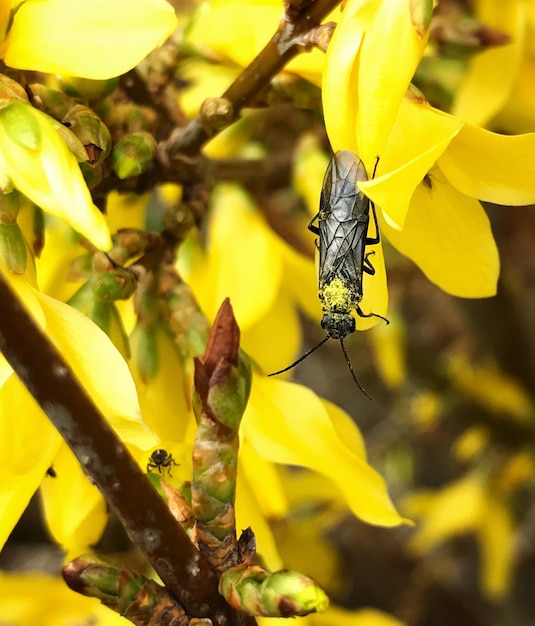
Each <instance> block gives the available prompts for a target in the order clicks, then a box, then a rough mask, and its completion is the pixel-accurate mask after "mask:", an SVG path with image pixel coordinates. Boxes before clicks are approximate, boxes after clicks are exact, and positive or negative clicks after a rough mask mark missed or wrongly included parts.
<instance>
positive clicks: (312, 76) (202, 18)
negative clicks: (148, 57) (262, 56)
mask: <svg viewBox="0 0 535 626" xmlns="http://www.w3.org/2000/svg"><path fill="white" fill-rule="evenodd" d="M282 15H283V7H282V5H281V3H280V2H278V1H276V2H264V1H262V2H259V1H258V0H245V1H243V0H242V1H238V2H237V1H236V0H234V1H233V2H230V3H229V2H226V1H223V2H220V1H218V0H215V1H212V2H210V4H209V5H207V4H205V5H203V6H202V7H201V9H200V10H199V11H198V13H197V15H195V16H194V19H193V22H192V24H191V26H190V27H189V28H188V30H187V33H186V41H187V43H188V44H193V45H194V46H196V47H197V48H199V49H200V50H201V51H203V50H204V49H206V48H208V49H209V50H211V51H212V52H216V53H217V54H218V55H219V56H220V57H221V58H222V59H226V60H230V61H232V62H233V63H236V64H237V65H240V66H242V67H244V66H246V65H248V64H249V63H250V62H251V61H252V60H253V59H254V57H255V56H256V55H257V54H258V53H259V52H260V51H261V50H262V49H263V48H264V47H265V45H266V44H267V43H268V42H269V40H270V39H271V38H272V37H273V35H274V34H275V32H276V31H277V27H278V26H279V23H280V20H281V18H282ZM327 19H328V18H327ZM323 63H324V54H323V53H322V52H320V51H319V50H317V49H313V50H311V51H309V52H307V54H300V55H298V56H297V57H296V58H295V59H293V60H292V61H291V62H290V63H289V64H288V65H287V66H286V67H285V70H286V71H290V72H295V73H297V74H299V75H301V76H303V77H304V78H306V79H308V80H311V81H312V82H314V83H315V84H319V82H320V76H321V72H322V69H323ZM214 93H215V92H214Z"/></svg>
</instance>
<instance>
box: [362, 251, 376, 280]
mask: <svg viewBox="0 0 535 626" xmlns="http://www.w3.org/2000/svg"><path fill="white" fill-rule="evenodd" d="M372 254H375V251H374V250H372V251H371V252H366V254H365V255H364V261H363V262H362V271H363V272H366V274H371V276H373V275H374V274H375V267H373V265H372V262H371V261H368V257H369V256H371V255H372Z"/></svg>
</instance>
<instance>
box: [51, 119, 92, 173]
mask: <svg viewBox="0 0 535 626" xmlns="http://www.w3.org/2000/svg"><path fill="white" fill-rule="evenodd" d="M48 119H49V122H50V125H51V126H53V127H54V129H55V131H56V132H57V133H58V135H59V136H60V137H61V138H62V139H63V141H64V142H65V143H66V144H67V148H69V150H70V151H71V152H72V153H73V154H74V156H75V157H76V160H77V161H78V163H84V162H85V161H87V159H88V158H89V157H88V155H87V150H86V149H85V148H84V146H83V145H82V142H81V141H80V140H79V139H78V137H77V136H76V135H75V134H74V133H73V132H72V130H70V129H69V128H67V127H66V126H65V125H64V124H61V122H58V120H55V119H54V118H53V117H49V118H48Z"/></svg>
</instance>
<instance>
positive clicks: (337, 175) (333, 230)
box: [318, 150, 370, 293]
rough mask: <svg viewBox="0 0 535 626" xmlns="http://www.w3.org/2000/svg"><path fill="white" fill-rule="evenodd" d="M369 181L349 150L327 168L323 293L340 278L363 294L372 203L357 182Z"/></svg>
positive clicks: (321, 216) (321, 258)
mask: <svg viewBox="0 0 535 626" xmlns="http://www.w3.org/2000/svg"><path fill="white" fill-rule="evenodd" d="M367 179H368V177H367V174H366V169H365V167H364V164H363V163H362V161H361V160H360V159H359V158H358V157H357V156H356V155H355V154H354V153H353V152H350V151H348V150H343V151H340V152H337V153H336V155H335V156H334V158H333V159H332V160H331V162H330V164H329V166H328V168H327V171H326V173H325V178H324V180H323V188H322V194H321V200H320V211H319V213H318V227H319V235H320V240H319V286H320V290H321V288H322V287H323V286H324V285H326V284H329V283H330V282H331V281H332V280H333V279H334V278H336V277H339V278H341V279H342V280H344V282H347V283H351V284H352V285H353V286H354V288H355V289H356V290H357V291H358V292H359V293H360V292H361V289H362V285H361V282H362V271H363V270H362V265H363V262H364V254H365V246H366V234H367V231H368V222H369V217H370V201H369V200H368V198H367V197H366V196H365V195H364V194H363V193H362V192H361V191H359V189H358V187H357V183H358V181H364V180H367Z"/></svg>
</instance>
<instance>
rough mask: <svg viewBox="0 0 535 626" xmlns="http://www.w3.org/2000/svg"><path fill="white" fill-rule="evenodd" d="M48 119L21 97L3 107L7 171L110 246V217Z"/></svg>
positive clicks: (0, 142)
mask: <svg viewBox="0 0 535 626" xmlns="http://www.w3.org/2000/svg"><path fill="white" fill-rule="evenodd" d="M43 4H46V3H43ZM48 119H49V118H48V116H46V115H45V114H44V113H41V112H40V111H37V110H36V109H34V108H33V107H31V106H30V105H29V104H26V103H24V102H22V101H17V102H13V103H12V104H10V105H9V106H7V107H5V108H4V109H2V111H0V151H1V153H2V156H3V158H4V160H5V166H6V169H7V173H8V175H9V177H10V178H11V180H12V181H13V185H14V186H15V187H16V188H17V189H19V191H21V192H22V193H23V194H24V195H26V196H27V197H28V198H30V200H31V201H32V202H34V203H35V204H37V205H38V206H40V207H41V208H42V209H43V210H44V211H47V212H48V213H51V214H52V215H55V216H57V217H59V218H61V219H62V220H64V221H66V222H67V223H68V224H70V225H71V226H72V227H73V228H74V229H75V230H77V231H78V232H79V233H80V234H82V235H84V236H85V237H87V239H89V240H90V241H91V242H92V243H93V244H95V246H97V247H99V248H110V247H111V238H110V234H109V231H108V227H107V225H106V220H105V218H104V216H103V215H102V213H101V212H100V211H99V210H98V209H97V207H96V206H95V205H94V204H93V202H92V199H91V195H90V194H89V190H88V189H87V185H86V184H85V181H84V179H83V176H82V173H81V171H80V168H79V166H78V163H77V161H76V158H75V157H74V156H73V154H72V153H71V152H70V151H69V149H68V148H67V146H66V145H65V143H64V142H63V140H62V139H61V138H60V136H59V135H58V133H57V132H56V131H55V130H54V128H53V127H52V126H51V124H50V123H49V121H48ZM26 123H27V124H28V126H30V124H31V125H32V128H33V129H34V131H35V133H34V136H33V137H32V143H30V142H26V141H25V138H24V137H23V136H22V134H21V130H20V129H21V128H24V126H25V124H26Z"/></svg>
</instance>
